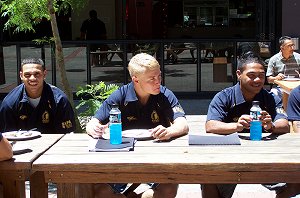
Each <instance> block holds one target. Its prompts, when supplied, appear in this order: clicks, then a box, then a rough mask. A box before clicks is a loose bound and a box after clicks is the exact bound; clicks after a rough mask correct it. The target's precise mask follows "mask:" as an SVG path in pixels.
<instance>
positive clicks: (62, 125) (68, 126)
mask: <svg viewBox="0 0 300 198" xmlns="http://www.w3.org/2000/svg"><path fill="white" fill-rule="evenodd" d="M72 126H73V125H72V122H71V120H68V121H66V122H62V123H61V127H62V128H63V129H69V128H71V127H72Z"/></svg>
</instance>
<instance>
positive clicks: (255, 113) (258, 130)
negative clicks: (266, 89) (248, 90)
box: [250, 101, 262, 140]
mask: <svg viewBox="0 0 300 198" xmlns="http://www.w3.org/2000/svg"><path fill="white" fill-rule="evenodd" d="M260 112H261V108H260V106H259V101H253V102H252V107H251V109H250V116H251V118H252V121H251V123H250V139H251V140H261V138H262V122H261V121H260V120H259V115H260Z"/></svg>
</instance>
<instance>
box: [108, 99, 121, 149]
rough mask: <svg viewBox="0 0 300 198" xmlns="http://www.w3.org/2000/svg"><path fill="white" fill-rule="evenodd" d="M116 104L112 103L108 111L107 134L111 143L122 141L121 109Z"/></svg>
mask: <svg viewBox="0 0 300 198" xmlns="http://www.w3.org/2000/svg"><path fill="white" fill-rule="evenodd" d="M118 107H119V106H118V105H117V104H113V105H112V109H111V110H110V112H109V134H110V143H111V144H121V143H122V122H121V111H120V110H119V108H118Z"/></svg>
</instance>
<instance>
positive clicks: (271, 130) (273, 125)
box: [266, 122, 275, 132]
mask: <svg viewBox="0 0 300 198" xmlns="http://www.w3.org/2000/svg"><path fill="white" fill-rule="evenodd" d="M274 129H275V124H274V122H272V127H271V128H270V129H268V130H266V131H268V132H273V131H274Z"/></svg>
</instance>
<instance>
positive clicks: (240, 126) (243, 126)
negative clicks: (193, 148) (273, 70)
mask: <svg viewBox="0 0 300 198" xmlns="http://www.w3.org/2000/svg"><path fill="white" fill-rule="evenodd" d="M236 75H237V78H238V81H239V82H238V83H237V84H236V85H235V86H232V87H229V88H226V89H224V90H222V91H220V92H219V93H218V94H216V95H215V97H214V98H213V100H212V101H211V103H210V105H209V107H208V112H207V121H206V124H205V128H206V131H207V132H208V133H216V134H231V133H234V132H249V129H250V124H251V121H252V118H251V116H250V115H249V113H250V108H251V106H252V101H259V102H260V107H261V109H262V111H261V112H260V115H261V116H260V120H261V122H262V127H263V129H264V130H265V131H268V132H270V133H275V134H283V133H288V132H289V124H288V120H287V117H286V116H285V115H284V114H283V110H282V104H281V101H280V99H279V98H278V96H276V95H274V94H272V93H269V92H268V91H267V90H265V89H263V86H264V82H265V70H264V62H263V61H262V60H261V59H260V57H259V56H257V55H255V54H253V53H251V52H248V53H246V54H244V55H242V57H241V58H240V60H239V65H238V68H237V71H236ZM297 185H298V186H299V184H286V183H279V184H267V185H264V186H265V187H266V188H268V189H269V190H275V191H276V194H277V195H276V197H277V198H285V197H288V196H293V195H294V194H295V192H297V187H298V186H297ZM235 187H236V184H203V185H202V184H201V188H202V197H203V198H230V197H232V195H233V193H234V190H235ZM298 189H299V188H298ZM298 191H299V190H298Z"/></svg>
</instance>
